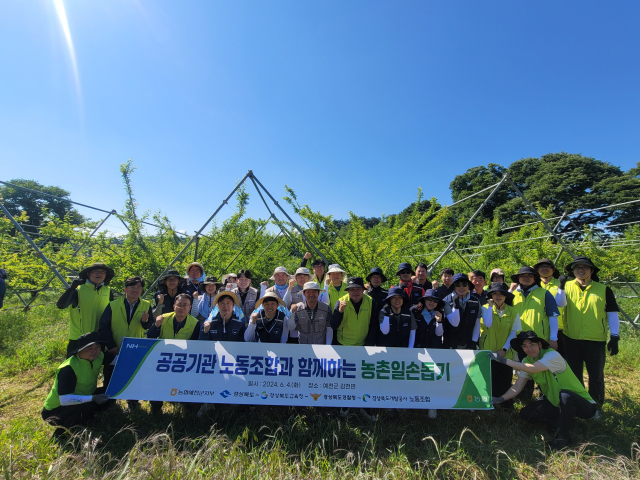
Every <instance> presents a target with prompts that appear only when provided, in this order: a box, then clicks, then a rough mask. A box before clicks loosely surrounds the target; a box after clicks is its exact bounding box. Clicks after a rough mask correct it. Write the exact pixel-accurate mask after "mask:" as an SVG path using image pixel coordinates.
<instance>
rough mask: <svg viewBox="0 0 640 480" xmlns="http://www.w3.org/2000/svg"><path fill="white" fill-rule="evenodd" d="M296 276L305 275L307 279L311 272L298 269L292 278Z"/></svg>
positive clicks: (301, 268)
mask: <svg viewBox="0 0 640 480" xmlns="http://www.w3.org/2000/svg"><path fill="white" fill-rule="evenodd" d="M298 275H307V276H308V277H310V276H311V272H310V271H309V269H308V268H307V267H300V268H298V269H297V270H296V273H295V275H294V276H296V277H297V276H298Z"/></svg>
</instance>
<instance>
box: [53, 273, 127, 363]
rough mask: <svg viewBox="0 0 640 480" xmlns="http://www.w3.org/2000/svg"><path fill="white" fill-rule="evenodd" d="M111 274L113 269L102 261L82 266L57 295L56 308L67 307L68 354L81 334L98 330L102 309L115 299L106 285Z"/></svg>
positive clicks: (68, 354) (111, 277)
mask: <svg viewBox="0 0 640 480" xmlns="http://www.w3.org/2000/svg"><path fill="white" fill-rule="evenodd" d="M114 275H115V273H114V271H113V269H111V268H109V267H107V266H106V265H105V264H104V263H94V264H93V265H91V266H89V267H87V268H85V269H84V270H82V271H81V272H80V273H79V275H78V278H77V279H76V280H74V281H73V282H72V283H71V285H70V286H69V288H67V290H66V291H65V292H64V293H63V294H62V296H61V297H60V298H59V299H58V301H57V303H56V306H57V307H58V308H59V309H61V310H64V309H65V308H67V309H69V317H70V322H69V343H68V344H67V358H68V357H70V356H71V355H72V353H71V352H72V351H75V350H76V349H77V347H78V345H77V340H78V338H80V336H81V335H83V334H85V333H91V332H97V331H98V326H99V324H100V317H101V315H102V312H103V311H104V309H105V308H107V305H109V302H111V301H112V300H113V299H114V295H113V292H112V291H111V288H109V287H108V285H109V283H110V282H111V280H112V279H113V277H114Z"/></svg>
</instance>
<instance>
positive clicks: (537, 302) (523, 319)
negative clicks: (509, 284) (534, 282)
mask: <svg viewBox="0 0 640 480" xmlns="http://www.w3.org/2000/svg"><path fill="white" fill-rule="evenodd" d="M546 294H547V291H546V290H545V289H544V288H540V287H538V288H536V289H535V290H533V291H532V292H530V293H529V294H528V295H527V298H526V299H525V298H524V295H523V294H522V292H520V291H518V290H516V291H515V292H513V295H514V298H513V306H514V307H515V308H516V310H517V311H518V313H519V314H520V323H521V324H522V331H523V332H527V331H529V330H533V331H534V332H536V334H537V335H538V336H539V337H540V338H544V339H545V340H546V341H547V342H548V341H549V339H550V338H551V331H550V328H549V317H547V311H546V310H545V302H544V297H545V296H546Z"/></svg>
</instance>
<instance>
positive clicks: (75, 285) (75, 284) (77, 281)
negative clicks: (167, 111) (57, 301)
mask: <svg viewBox="0 0 640 480" xmlns="http://www.w3.org/2000/svg"><path fill="white" fill-rule="evenodd" d="M83 283H84V280H80V279H79V278H76V279H75V280H74V281H73V282H71V288H73V289H76V288H78V287H79V286H80V285H82V284H83Z"/></svg>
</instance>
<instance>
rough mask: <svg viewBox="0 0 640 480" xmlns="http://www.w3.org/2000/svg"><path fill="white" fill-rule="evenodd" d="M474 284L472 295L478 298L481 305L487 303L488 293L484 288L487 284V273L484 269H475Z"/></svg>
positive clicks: (472, 281)
mask: <svg viewBox="0 0 640 480" xmlns="http://www.w3.org/2000/svg"><path fill="white" fill-rule="evenodd" d="M471 283H472V284H473V290H472V291H471V295H473V296H474V297H476V298H477V299H478V302H480V305H486V304H487V293H486V291H485V289H484V287H485V285H486V284H487V277H486V274H485V273H484V272H483V271H482V270H474V271H473V280H471Z"/></svg>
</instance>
